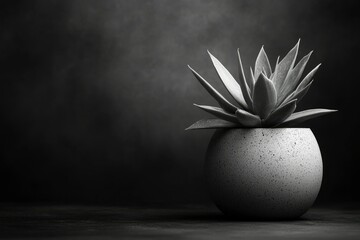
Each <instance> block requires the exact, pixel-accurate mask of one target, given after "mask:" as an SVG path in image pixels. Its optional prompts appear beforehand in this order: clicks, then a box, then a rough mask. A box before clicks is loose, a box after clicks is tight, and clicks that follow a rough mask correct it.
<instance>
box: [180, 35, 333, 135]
mask: <svg viewBox="0 0 360 240" xmlns="http://www.w3.org/2000/svg"><path fill="white" fill-rule="evenodd" d="M299 43H300V40H299V41H298V42H297V44H296V45H295V46H294V47H293V48H292V49H291V50H290V51H289V52H288V54H287V55H286V56H285V57H284V58H283V59H282V60H281V61H279V58H278V59H277V61H276V64H275V68H274V69H272V68H271V65H270V62H269V59H268V57H267V55H266V52H265V50H264V48H263V47H262V48H261V49H260V52H259V54H258V56H257V58H256V61H255V67H254V70H253V69H252V68H251V67H250V77H249V78H246V77H245V73H244V68H243V64H242V62H241V57H240V52H239V49H238V51H237V55H238V62H239V82H237V81H236V80H235V79H234V77H233V76H232V75H231V74H230V72H229V71H228V70H227V69H226V68H225V67H224V66H223V65H222V64H221V62H220V61H219V60H218V59H217V58H216V57H214V56H213V55H212V54H211V53H210V52H208V53H209V55H210V58H211V60H212V63H213V65H214V67H215V69H216V72H217V74H218V75H219V78H220V79H221V81H222V82H223V84H224V86H225V88H226V89H227V90H228V92H229V93H230V95H231V96H232V97H233V98H234V100H235V102H236V103H237V104H236V105H234V104H233V103H231V102H229V101H228V100H227V99H225V98H224V97H223V96H222V95H221V94H220V93H219V92H218V91H217V90H216V89H215V88H213V87H212V86H211V85H210V84H209V83H208V82H207V81H206V80H205V79H204V78H203V77H202V76H200V74H198V73H197V72H196V71H195V70H193V69H192V68H191V67H190V66H189V68H190V70H191V71H192V73H193V74H194V76H195V77H196V79H197V80H198V81H199V82H200V83H201V84H202V86H203V87H204V88H205V89H206V90H207V91H208V92H209V93H210V95H211V96H212V97H214V98H215V100H216V101H217V102H218V103H219V105H220V107H213V106H205V105H198V104H194V105H195V106H197V107H199V108H201V109H203V110H205V111H206V112H208V113H210V114H212V115H214V116H216V117H217V118H215V119H203V120H200V121H198V122H196V123H194V124H193V125H191V126H190V127H188V128H187V129H204V128H205V129H206V128H242V127H247V128H254V127H290V126H293V125H295V124H298V123H300V122H303V121H306V120H308V119H311V118H314V117H318V116H321V115H324V114H327V113H330V112H334V111H336V110H329V109H310V110H305V111H300V112H296V113H294V112H295V109H296V106H297V104H298V102H299V101H300V100H301V99H302V98H303V97H304V95H305V94H306V93H307V91H308V90H309V88H310V86H311V84H312V82H313V77H314V74H315V72H316V71H317V70H318V68H319V67H320V64H319V65H317V66H316V67H315V68H314V69H313V70H311V71H310V72H309V73H308V74H307V75H306V76H305V77H304V78H303V79H301V76H302V74H303V71H304V69H305V66H306V64H307V62H308V61H309V58H310V56H311V53H312V52H310V53H309V54H307V55H306V56H304V57H303V58H302V59H301V60H300V61H299V62H298V63H297V64H295V61H296V57H297V54H298V50H299Z"/></svg>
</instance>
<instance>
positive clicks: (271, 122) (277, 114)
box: [264, 99, 297, 127]
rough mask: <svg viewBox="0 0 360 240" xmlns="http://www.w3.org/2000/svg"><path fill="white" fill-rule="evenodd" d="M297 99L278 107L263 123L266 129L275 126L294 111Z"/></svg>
mask: <svg viewBox="0 0 360 240" xmlns="http://www.w3.org/2000/svg"><path fill="white" fill-rule="evenodd" d="M296 101H297V99H293V100H292V101H290V102H288V103H286V104H284V105H282V106H280V107H279V108H277V109H276V110H275V111H274V112H272V113H271V114H270V115H269V117H268V118H267V119H266V120H265V121H264V125H265V126H268V127H272V126H275V125H277V124H279V123H281V122H283V121H284V120H285V119H287V118H288V117H289V116H290V115H291V114H292V113H293V112H294V111H295V109H296Z"/></svg>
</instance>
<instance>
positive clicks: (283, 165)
mask: <svg viewBox="0 0 360 240" xmlns="http://www.w3.org/2000/svg"><path fill="white" fill-rule="evenodd" d="M299 43H300V40H299V41H298V42H297V44H296V45H295V46H294V47H293V48H292V49H291V50H290V51H289V52H288V54H287V55H286V56H285V57H284V58H283V59H282V60H281V61H279V58H277V61H276V64H275V67H274V70H273V69H272V68H271V65H270V63H269V60H268V57H267V55H266V53H265V50H264V48H263V47H262V48H261V50H260V52H259V54H258V56H257V59H256V62H255V68H254V70H252V69H251V68H250V77H248V78H246V77H245V73H244V69H243V65H242V62H241V58H240V52H239V49H238V51H237V53H238V61H239V76H240V77H239V82H237V81H236V80H235V79H234V77H233V76H232V75H231V74H230V73H229V71H228V70H227V69H226V68H225V67H224V66H223V65H222V64H221V63H220V61H219V60H218V59H217V58H215V57H214V56H213V55H212V54H211V53H210V52H209V55H210V58H211V60H212V63H213V64H214V67H215V69H216V71H217V73H218V75H219V77H220V79H221V81H222V82H223V84H224V85H225V87H226V89H227V90H228V91H229V93H230V95H231V96H232V97H233V98H234V100H235V102H236V103H237V104H236V105H235V104H233V103H231V102H230V101H228V100H226V99H225V98H224V97H223V96H222V95H221V94H220V93H219V92H218V91H217V90H216V89H214V88H213V87H212V86H211V85H210V84H209V83H208V82H207V81H206V80H205V79H204V78H203V77H201V76H200V74H198V73H197V72H196V71H195V70H193V69H192V68H191V67H190V66H189V68H190V70H191V71H192V73H193V74H194V75H195V77H196V79H197V80H198V81H199V82H200V83H201V84H202V86H203V87H204V88H205V89H206V90H207V91H208V92H209V93H210V95H211V96H213V97H214V98H215V100H216V101H217V102H218V103H219V105H220V107H212V106H204V105H197V104H194V105H195V106H197V107H199V108H200V109H203V110H205V111H206V112H208V113H210V114H212V115H214V116H215V117H217V118H213V119H204V120H200V121H198V122H196V123H194V124H193V125H191V126H190V127H188V128H187V130H192V129H217V130H216V131H215V133H214V135H213V137H212V139H211V141H210V143H209V146H208V150H207V153H206V160H205V178H206V182H207V186H208V190H209V193H210V196H211V198H212V199H213V201H214V202H215V204H216V205H217V207H218V208H219V209H220V210H221V211H222V212H224V213H225V214H226V215H229V216H233V217H243V218H261V219H291V218H296V217H299V216H301V215H302V214H304V213H305V212H306V211H307V210H308V209H309V208H310V207H311V205H312V204H313V202H314V201H315V199H316V197H317V195H318V192H319V190H320V186H321V181H322V171H323V169H322V158H321V153H320V149H319V146H318V143H317V141H316V139H315V137H314V134H313V133H312V131H311V130H310V129H309V128H293V126H294V125H296V124H298V123H301V122H303V121H306V120H308V119H311V118H314V117H318V116H321V115H324V114H327V113H330V112H334V111H336V110H329V109H310V110H305V111H300V112H295V109H296V106H297V104H298V103H299V101H300V100H301V99H302V98H303V97H304V95H305V94H306V93H307V91H308V90H309V88H310V86H311V84H312V80H313V76H314V74H315V72H316V71H317V70H318V68H319V66H320V64H319V65H318V66H316V67H315V68H314V69H313V70H312V71H310V72H309V73H308V74H307V75H306V76H305V78H303V79H302V80H301V75H302V73H303V71H304V69H305V65H306V64H307V62H308V60H309V58H310V55H311V53H312V52H310V53H309V54H308V55H306V56H304V57H303V58H302V59H301V60H300V61H299V62H298V63H297V64H295V60H296V57H297V54H298V49H299Z"/></svg>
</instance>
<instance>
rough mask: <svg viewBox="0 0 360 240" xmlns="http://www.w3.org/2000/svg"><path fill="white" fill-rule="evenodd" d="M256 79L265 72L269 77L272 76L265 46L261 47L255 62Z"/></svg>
mask: <svg viewBox="0 0 360 240" xmlns="http://www.w3.org/2000/svg"><path fill="white" fill-rule="evenodd" d="M254 70H255V79H257V78H258V77H259V75H260V73H261V72H262V71H263V70H264V71H265V73H266V74H265V75H266V76H267V77H270V76H271V66H270V62H269V59H268V57H267V55H266V52H265V50H264V46H262V47H261V49H260V52H259V54H258V56H257V58H256V61H255V69H254Z"/></svg>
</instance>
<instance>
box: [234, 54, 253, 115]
mask: <svg viewBox="0 0 360 240" xmlns="http://www.w3.org/2000/svg"><path fill="white" fill-rule="evenodd" d="M237 53H238V60H239V65H240V69H239V72H240V74H239V75H240V76H239V83H240V88H241V91H242V94H243V96H244V99H245V102H246V104H247V105H248V107H249V109H252V105H253V104H252V99H251V96H250V92H249V87H248V85H247V83H246V77H245V73H244V68H243V65H242V62H241V57H240V50H239V49H237Z"/></svg>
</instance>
